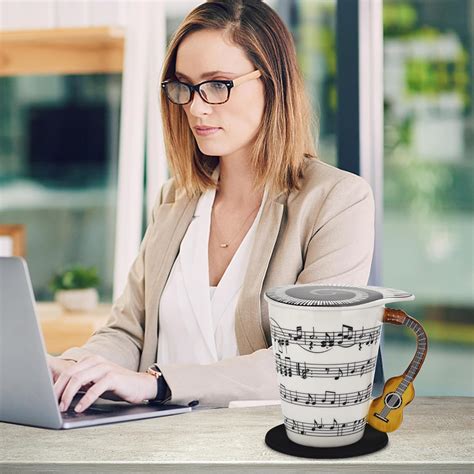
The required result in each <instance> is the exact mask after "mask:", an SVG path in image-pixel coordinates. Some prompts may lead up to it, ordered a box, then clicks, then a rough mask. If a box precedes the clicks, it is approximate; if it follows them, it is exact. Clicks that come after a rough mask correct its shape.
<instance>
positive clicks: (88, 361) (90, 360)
mask: <svg viewBox="0 0 474 474" xmlns="http://www.w3.org/2000/svg"><path fill="white" fill-rule="evenodd" d="M101 363H103V361H102V359H101V358H96V357H86V358H84V359H82V360H80V361H79V362H77V363H74V364H72V365H71V366H70V367H68V368H67V369H66V370H64V371H63V372H61V374H60V375H59V377H58V378H57V380H56V381H55V383H54V393H55V395H56V400H59V399H60V398H61V397H62V394H63V391H64V389H65V388H66V385H67V384H68V382H69V379H70V378H71V377H72V376H74V375H75V374H77V373H79V372H81V371H82V370H85V369H88V368H90V367H94V366H96V365H98V364H101Z"/></svg>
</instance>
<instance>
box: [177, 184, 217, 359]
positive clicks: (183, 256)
mask: <svg viewBox="0 0 474 474" xmlns="http://www.w3.org/2000/svg"><path fill="white" fill-rule="evenodd" d="M214 195H215V190H209V191H208V192H206V193H205V194H204V195H203V198H202V199H201V201H200V202H199V203H198V206H197V207H196V211H195V214H194V220H193V222H192V223H191V226H192V227H190V228H189V234H187V235H186V238H185V239H184V240H183V241H182V242H181V251H180V257H179V258H180V262H181V268H182V271H183V280H184V286H185V290H186V293H187V295H188V297H189V301H190V302H191V306H192V308H193V314H194V317H195V318H196V320H197V323H198V325H199V328H200V330H201V334H202V337H203V339H204V340H205V342H206V345H207V347H208V349H209V352H210V353H211V355H212V357H213V358H214V360H216V361H217V360H218V357H217V350H216V343H215V339H214V328H213V321H212V314H211V301H210V295H209V262H208V242H209V224H210V222H209V221H210V207H211V206H212V201H213V199H214Z"/></svg>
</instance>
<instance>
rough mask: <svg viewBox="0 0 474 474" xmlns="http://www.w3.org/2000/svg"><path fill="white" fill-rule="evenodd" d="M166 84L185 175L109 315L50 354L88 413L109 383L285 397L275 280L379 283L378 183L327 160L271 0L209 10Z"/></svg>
mask: <svg viewBox="0 0 474 474" xmlns="http://www.w3.org/2000/svg"><path fill="white" fill-rule="evenodd" d="M215 81H220V82H215ZM161 97H162V101H161V103H162V119H163V127H164V136H165V143H166V152H167V157H168V160H169V163H170V167H171V170H172V172H173V176H174V177H173V178H171V179H170V180H168V181H167V182H166V183H165V184H164V186H163V187H162V189H161V193H160V196H159V200H158V202H157V203H156V205H155V206H154V209H153V213H152V220H151V223H150V225H149V226H148V228H147V231H146V233H145V236H144V239H143V241H142V244H141V246H140V251H139V255H138V257H137V258H136V260H135V262H134V263H133V265H132V267H131V270H130V273H129V276H128V280H127V285H126V288H125V290H124V292H123V294H122V295H121V296H120V297H119V298H118V300H117V301H116V302H115V304H114V306H113V308H112V313H111V316H110V318H109V320H108V322H107V324H106V325H105V327H104V328H102V329H100V330H99V331H97V332H96V333H95V334H94V335H93V336H92V337H91V338H90V340H89V341H88V342H87V343H86V344H85V345H84V346H83V347H81V348H73V349H70V350H68V351H66V352H65V353H63V354H62V355H61V356H60V357H59V358H53V357H50V358H49V361H50V367H51V369H52V372H53V377H54V379H55V391H56V394H57V397H58V400H59V401H60V408H61V410H66V409H67V408H68V407H69V405H70V403H71V400H72V398H73V396H74V395H75V394H76V393H77V391H78V390H79V389H80V388H81V387H83V388H84V387H85V388H86V389H88V390H87V392H86V394H85V395H84V396H83V398H82V399H81V401H80V403H79V406H76V411H83V410H84V409H86V408H87V407H88V406H89V405H90V404H91V403H93V402H94V401H95V400H96V399H97V397H99V396H101V395H102V394H104V392H107V394H106V395H109V396H112V397H114V396H115V397H118V398H121V399H124V400H127V401H129V402H132V403H134V402H141V401H143V400H158V401H168V400H169V401H170V402H171V403H179V404H187V403H192V402H193V401H194V400H199V402H200V404H201V405H204V406H227V405H228V403H229V401H230V400H236V399H242V400H245V399H278V398H279V393H278V383H277V376H276V371H275V367H274V360H273V353H272V348H271V347H270V346H271V337H270V329H269V320H268V308H267V304H266V302H265V301H264V299H263V295H264V292H265V291H266V290H267V289H269V288H271V287H274V286H279V285H286V284H294V283H320V284H322V283H329V284H348V285H351V284H352V285H366V284H367V281H368V276H369V272H370V266H371V261H372V253H373V245H374V201H373V195H372V191H371V189H370V186H369V185H368V184H367V182H366V181H364V180H363V179H362V178H360V177H359V176H356V175H354V174H351V173H348V172H345V171H342V170H339V169H337V168H335V167H333V166H330V165H328V164H325V163H323V162H321V161H320V160H319V159H317V158H316V154H315V151H314V145H313V144H314V138H313V136H312V134H311V128H312V127H311V125H312V124H311V112H310V105H309V104H310V102H309V100H308V98H307V96H306V94H305V91H304V85H303V81H302V78H301V75H300V73H299V71H298V67H297V63H296V54H295V49H294V45H293V42H292V38H291V35H290V33H289V32H288V30H287V29H286V27H285V26H284V24H283V22H282V21H281V19H280V18H279V17H278V15H277V14H276V13H275V12H274V11H273V10H272V9H271V8H270V7H269V6H268V5H266V4H265V3H263V2H261V1H258V0H247V1H246V0H238V1H233V0H232V1H230V0H215V1H208V2H206V3H204V4H202V5H200V6H198V7H197V8H195V9H194V10H193V11H192V12H191V13H190V14H189V15H188V16H187V18H186V19H185V20H184V21H183V23H182V24H181V26H180V27H179V29H178V31H177V32H176V33H175V35H174V37H173V39H172V41H171V44H170V46H169V49H168V53H167V56H166V58H165V62H164V67H163V73H162V96H161ZM206 127H211V128H212V129H208V130H207V131H205V130H203V128H206ZM153 364H157V365H155V366H153ZM146 371H147V372H146ZM157 380H158V383H157Z"/></svg>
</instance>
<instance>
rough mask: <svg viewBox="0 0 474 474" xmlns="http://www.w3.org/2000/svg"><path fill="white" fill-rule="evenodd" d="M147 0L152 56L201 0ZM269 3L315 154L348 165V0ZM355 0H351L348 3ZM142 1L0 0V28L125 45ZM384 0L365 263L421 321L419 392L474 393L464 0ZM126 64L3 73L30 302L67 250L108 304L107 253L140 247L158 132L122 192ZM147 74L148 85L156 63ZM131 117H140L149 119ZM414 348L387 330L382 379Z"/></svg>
mask: <svg viewBox="0 0 474 474" xmlns="http://www.w3.org/2000/svg"><path fill="white" fill-rule="evenodd" d="M338 1H339V2H341V3H339V5H338ZM348 1H352V0H348ZM344 2H345V3H344ZM151 3H153V4H154V5H153V7H154V10H153V14H154V15H157V18H158V17H159V25H160V27H161V29H163V28H164V29H165V31H161V30H160V31H161V33H160V34H161V35H162V38H161V42H162V44H161V50H157V49H156V45H153V46H154V48H155V49H150V50H149V53H150V55H153V54H154V58H155V60H156V58H158V59H159V58H160V57H161V56H160V54H162V53H163V48H164V47H165V43H166V42H167V41H168V40H169V38H170V36H171V35H172V33H173V32H174V31H175V29H176V27H177V25H178V24H179V23H180V21H181V20H182V19H183V18H184V16H185V15H186V14H187V13H188V12H189V11H190V10H191V9H192V8H193V7H194V6H196V5H198V4H199V3H201V2H196V1H186V0H185V1H176V0H175V1H161V2H158V1H156V2H145V4H147V5H148V6H149V4H151ZM267 3H269V4H270V5H271V6H272V7H273V8H275V9H276V10H277V11H278V12H279V13H280V15H281V16H282V18H283V19H284V21H285V23H286V24H287V25H288V27H289V29H290V30H291V32H292V34H293V37H294V40H295V44H296V48H297V53H298V60H299V64H300V66H301V69H302V71H303V74H304V77H305V80H306V85H307V88H308V90H309V92H310V95H311V100H312V104H313V108H314V110H315V113H316V114H317V115H318V117H319V121H320V132H319V139H318V149H319V155H320V158H321V160H323V161H325V162H328V163H330V164H333V165H336V166H339V167H341V168H345V169H350V170H351V168H350V167H347V166H346V162H345V161H344V160H345V158H344V159H343V158H341V157H342V153H341V150H340V149H339V148H341V143H347V142H346V141H345V140H346V139H347V140H348V141H349V140H350V138H349V137H348V136H346V133H347V130H346V129H345V128H341V127H339V129H338V124H340V123H341V122H340V121H338V117H339V118H341V117H342V116H344V114H345V112H346V110H347V109H341V107H340V100H339V99H340V97H341V96H342V92H344V89H342V92H341V88H344V87H346V85H347V87H350V84H348V83H347V81H348V80H350V76H349V77H348V78H347V77H346V78H344V80H343V79H342V78H340V80H339V81H338V51H339V52H341V51H343V50H344V48H350V47H351V48H353V47H354V45H350V44H344V42H345V41H347V36H344V34H345V33H344V32H342V33H344V34H342V33H341V31H339V34H338V21H337V20H338V18H339V19H341V7H344V8H345V7H346V6H347V0H280V1H277V0H275V1H268V2H267ZM352 3H353V4H356V3H357V2H356V1H355V0H354V1H353V2H352ZM363 3H364V0H359V5H361V4H363ZM139 4H140V2H120V1H107V2H106V1H96V0H94V1H86V0H83V1H74V2H73V1H71V2H69V1H68V2H63V1H59V0H56V1H54V0H44V1H43V0H38V1H21V0H15V1H10V0H3V1H0V29H1V30H2V31H3V32H12V31H20V30H33V29H54V28H72V27H74V28H80V27H94V26H107V27H116V28H117V31H118V32H120V31H124V32H125V33H124V44H126V41H127V37H126V32H127V29H126V27H127V22H128V21H130V18H133V15H131V13H130V12H131V10H132V9H136V8H139V7H138V5H139ZM381 7H382V15H381V21H383V152H382V156H380V157H379V159H380V163H378V166H379V168H380V169H381V170H382V171H383V173H382V174H381V175H380V177H377V176H375V177H374V176H371V180H374V179H380V180H381V182H380V183H378V186H379V189H381V190H382V194H381V197H382V198H381V200H380V202H378V205H379V206H380V207H381V209H380V210H381V216H382V222H381V223H380V224H381V227H380V228H379V231H378V234H377V239H378V245H379V248H380V252H377V253H376V255H375V257H376V262H375V261H374V268H375V267H376V266H377V265H378V268H379V269H380V271H377V272H374V273H373V274H372V275H371V281H370V282H369V283H370V284H373V285H378V286H386V287H393V288H399V289H404V290H408V291H410V292H413V293H414V294H415V296H416V300H415V301H413V302H409V303H405V304H400V305H397V306H395V307H398V308H401V309H403V310H405V311H406V312H408V313H409V314H411V315H412V316H413V317H415V318H417V319H418V320H420V321H421V322H422V323H423V324H424V326H425V328H426V329H427V332H428V335H429V337H430V348H429V354H428V358H427V361H426V363H425V366H424V367H423V369H422V371H421V372H420V375H419V376H418V378H417V381H416V392H417V394H418V395H469V396H472V395H473V394H474V373H473V365H472V360H474V358H473V355H474V350H473V340H474V325H473V321H472V316H473V314H474V264H473V253H474V252H473V250H474V244H473V242H474V199H473V196H474V183H473V177H474V112H473V98H474V80H473V73H474V59H473V56H474V0H384V1H383V3H382V4H381ZM338 8H339V16H338ZM342 18H344V17H342ZM344 21H346V19H344ZM347 21H349V22H350V21H351V20H350V19H349V20H347ZM339 26H340V25H339ZM353 26H354V25H353ZM354 27H355V28H356V26H354ZM364 27H365V25H364ZM120 28H123V29H122V30H120ZM356 33H357V28H356ZM117 34H119V33H117ZM155 34H156V32H155ZM150 38H152V35H151V34H150ZM155 38H156V36H155ZM359 46H361V45H359ZM356 47H357V44H356ZM0 48H2V46H1V44H0ZM125 54H127V51H126V48H125ZM150 57H151V56H150ZM340 57H341V55H339V58H340ZM129 64H131V63H129ZM158 66H161V64H158ZM125 67H127V62H125ZM99 69H100V68H99ZM128 73H129V72H128ZM126 74H127V70H125V71H124V72H123V73H122V72H121V71H115V72H114V71H106V72H101V71H95V72H93V73H87V72H83V71H82V72H81V73H79V74H73V73H62V72H61V71H59V72H55V73H51V72H50V73H48V72H45V71H42V72H41V73H34V72H33V73H21V74H18V73H13V74H12V73H8V71H0V224H23V225H25V228H26V236H27V244H26V257H27V261H28V264H29V269H30V273H31V277H32V281H33V285H34V292H35V296H36V298H37V300H38V301H49V300H51V299H52V294H51V292H50V291H49V289H48V281H49V279H50V278H51V276H52V274H53V273H54V272H55V271H57V270H58V269H61V268H62V267H64V266H65V265H68V264H70V263H76V262H77V263H81V264H84V265H95V266H97V268H98V270H99V274H100V277H101V286H100V288H99V293H100V298H101V301H103V302H111V301H112V300H113V298H114V294H115V295H116V294H117V288H115V292H114V282H115V286H117V282H123V279H124V269H125V268H126V267H127V265H128V263H129V262H127V261H125V262H122V265H121V266H120V265H118V264H117V257H116V255H121V253H120V252H119V250H118V249H119V247H117V246H116V242H117V239H118V238H119V237H118V236H119V234H120V238H121V239H122V240H131V241H132V242H135V247H136V245H137V242H139V240H140V239H141V237H142V235H143V232H144V229H145V228H146V225H147V216H148V215H149V214H148V213H149V211H150V207H151V204H152V202H153V196H150V194H155V193H156V190H157V189H158V184H161V182H163V180H164V179H166V177H167V173H166V167H165V166H164V165H163V164H164V163H165V157H164V156H163V153H160V145H159V143H158V145H156V146H155V148H153V149H154V150H155V152H154V153H151V152H150V150H151V148H150V147H149V146H147V147H145V150H146V151H145V152H144V153H142V154H139V155H138V158H136V159H135V158H134V160H135V161H130V159H129V161H128V164H127V165H126V166H124V167H123V170H122V172H121V173H122V175H123V174H124V173H126V172H127V171H126V170H127V167H129V168H128V169H130V170H131V171H133V170H135V171H136V170H138V171H136V172H137V173H138V178H136V180H139V181H138V188H139V191H138V192H135V194H133V193H132V194H133V195H132V197H130V196H129V194H128V193H129V192H130V190H129V189H127V187H126V186H123V185H122V186H119V182H120V172H119V170H120V160H123V161H124V162H125V160H126V159H127V158H126V157H124V156H123V154H124V151H123V149H124V148H126V146H127V145H126V144H125V145H124V144H123V143H122V145H121V142H120V140H121V137H120V133H121V130H122V134H123V133H124V130H127V128H126V127H124V128H122V129H121V124H120V121H121V120H124V116H126V115H124V114H122V115H121V113H122V110H121V109H122V105H123V101H124V97H126V96H125V94H124V87H125V80H124V78H125V77H126V76H125V75H126ZM154 80H155V83H156V84H155V86H157V85H158V81H159V75H156V77H155V79H154ZM144 82H146V81H144ZM151 82H153V79H151ZM149 84H150V83H148V85H149ZM127 87H129V90H131V89H133V87H138V86H137V85H136V84H135V86H134V85H130V84H129V86H127ZM153 87H154V86H153ZM338 87H339V89H338ZM150 89H152V86H150ZM144 99H145V101H147V108H146V110H145V111H144V112H143V113H144V114H150V110H151V111H152V112H151V113H154V114H155V115H154V116H155V119H156V112H157V110H158V87H156V88H155V89H154V90H151V91H150V93H149V94H148V95H147V96H146V97H145V98H144ZM153 110H155V112H153ZM121 117H122V118H121ZM129 120H130V118H129ZM139 123H142V128H146V126H145V125H144V124H145V121H143V122H139ZM123 125H124V124H122V127H123ZM356 128H357V127H356ZM150 130H151V128H150V127H149V128H148V133H146V131H145V130H143V131H142V132H143V134H144V135H145V139H144V142H146V143H147V144H149V143H151V142H152V141H153V140H155V142H156V140H158V141H160V140H161V138H160V136H159V135H160V133H161V130H160V129H159V127H157V128H156V130H157V132H156V134H153V135H152V133H151V132H150ZM153 130H155V129H153ZM157 137H158V138H157ZM121 147H122V153H121V152H120V148H121ZM150 156H151V158H150ZM360 159H364V157H363V156H362V157H360ZM150 160H153V163H150ZM155 161H157V162H159V164H158V165H157V163H155ZM156 169H159V170H161V171H160V175H159V178H157V177H156V176H154V175H155V174H156V173H155V172H154V171H153V170H156ZM150 170H151V171H150ZM163 170H165V171H163ZM356 171H357V170H356ZM150 173H151V175H152V178H153V181H152V178H151V177H150ZM360 174H362V175H363V173H360ZM151 182H153V185H152V186H151V185H150V183H151ZM371 184H373V181H372V182H371ZM137 195H138V199H137V197H136V196H137ZM147 196H148V197H147ZM137 203H138V205H137ZM120 206H121V207H120ZM119 208H121V209H122V211H121V212H122V213H123V215H127V212H129V213H132V214H134V215H136V213H137V211H138V212H139V213H140V216H139V219H140V229H139V232H137V230H136V227H135V229H134V228H133V226H131V227H130V228H127V226H123V225H122V226H120V225H118V224H117V209H119ZM122 229H123V230H122ZM122 232H124V233H127V232H129V233H130V235H122ZM136 250H137V247H136V248H135V251H136ZM132 251H133V247H132ZM118 273H119V275H118V276H117V274H118ZM390 306H392V305H390ZM392 329H393V330H392ZM414 348H415V346H414V338H413V336H412V334H411V333H409V332H408V330H407V331H406V332H404V331H403V330H400V328H390V327H388V328H386V329H385V342H384V366H385V376H386V378H388V377H391V376H394V375H398V374H400V373H401V371H402V370H404V369H405V368H406V366H407V364H408V362H409V361H410V360H411V357H412V355H413V352H414Z"/></svg>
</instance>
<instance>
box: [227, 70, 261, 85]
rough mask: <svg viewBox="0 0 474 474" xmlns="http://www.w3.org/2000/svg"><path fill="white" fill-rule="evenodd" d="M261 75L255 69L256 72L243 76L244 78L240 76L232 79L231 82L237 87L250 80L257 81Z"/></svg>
mask: <svg viewBox="0 0 474 474" xmlns="http://www.w3.org/2000/svg"><path fill="white" fill-rule="evenodd" d="M261 75H262V73H261V72H260V71H259V70H258V69H257V70H256V71H253V72H249V73H248V74H245V76H241V77H239V78H237V79H234V80H233V81H232V82H233V83H234V86H238V85H240V84H242V83H244V82H247V81H250V80H251V79H257V78H258V77H260V76H261Z"/></svg>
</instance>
